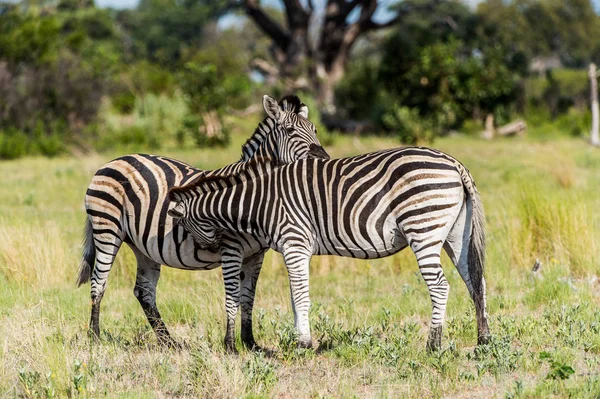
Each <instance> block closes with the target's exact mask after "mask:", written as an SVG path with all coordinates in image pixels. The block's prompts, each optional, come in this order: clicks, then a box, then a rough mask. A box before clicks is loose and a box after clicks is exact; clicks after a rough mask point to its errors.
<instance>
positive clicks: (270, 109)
mask: <svg viewBox="0 0 600 399" xmlns="http://www.w3.org/2000/svg"><path fill="white" fill-rule="evenodd" d="M263 107H264V108H265V112H266V113H267V115H268V116H269V117H270V118H273V119H274V120H276V121H277V122H281V119H282V118H283V112H281V108H279V104H277V101H276V100H275V99H274V98H273V97H269V96H267V95H266V94H265V95H264V96H263Z"/></svg>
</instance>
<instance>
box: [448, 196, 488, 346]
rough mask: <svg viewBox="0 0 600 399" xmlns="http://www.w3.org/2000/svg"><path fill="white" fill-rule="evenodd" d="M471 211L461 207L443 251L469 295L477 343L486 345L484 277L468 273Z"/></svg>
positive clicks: (486, 326) (486, 319) (486, 325)
mask: <svg viewBox="0 0 600 399" xmlns="http://www.w3.org/2000/svg"><path fill="white" fill-rule="evenodd" d="M470 226H471V210H470V205H466V206H463V209H462V210H461V213H460V214H459V216H458V218H457V220H456V222H455V223H454V226H453V227H452V230H450V234H449V235H448V239H447V241H446V243H445V244H444V250H445V251H446V253H447V254H448V256H449V257H450V259H451V260H452V263H454V266H456V269H457V270H458V273H459V274H460V276H461V277H462V279H463V281H464V282H465V285H466V286H467V289H468V291H469V295H470V296H471V299H472V300H473V303H474V305H475V314H476V317H477V343H478V344H479V345H481V344H486V343H487V342H488V341H489V338H490V329H489V326H488V317H487V310H486V300H485V285H486V284H485V277H484V276H483V275H476V276H471V274H470V272H469V256H471V254H470V253H469V252H470V250H471V247H470V241H471V228H470ZM472 279H479V281H478V283H479V284H475V285H476V286H478V287H481V289H474V287H473V281H472Z"/></svg>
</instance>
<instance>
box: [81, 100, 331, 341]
mask: <svg viewBox="0 0 600 399" xmlns="http://www.w3.org/2000/svg"><path fill="white" fill-rule="evenodd" d="M263 105H264V108H265V111H266V113H267V117H266V118H265V119H264V120H263V121H262V122H261V123H260V124H259V126H258V127H257V129H256V130H255V132H254V134H253V135H252V137H250V139H248V141H247V142H246V144H244V146H243V148H242V157H241V160H240V161H239V162H237V163H234V164H231V165H228V166H225V167H224V168H221V169H217V170H214V171H208V172H207V171H202V170H200V169H197V168H194V167H192V166H190V165H188V164H185V163H183V162H180V161H177V160H174V159H169V158H165V157H161V156H155V155H144V154H134V155H127V156H123V157H120V158H117V159H115V160H113V161H110V162H109V163H107V164H106V165H104V166H103V167H101V168H100V169H99V170H98V171H97V172H96V174H95V176H94V177H93V178H92V181H91V183H90V186H89V188H88V190H87V193H86V197H85V207H86V211H87V215H88V217H87V221H86V229H85V239H84V250H83V259H82V263H81V269H80V272H79V277H78V280H77V282H78V284H79V285H81V284H83V283H85V282H87V281H90V280H91V298H92V310H91V319H90V331H91V333H93V335H94V336H96V337H99V334H100V303H101V301H102V297H103V295H104V291H105V289H106V283H107V279H108V274H109V272H110V270H111V268H112V265H113V262H114V260H115V257H116V255H117V252H118V251H119V248H120V247H121V244H122V243H123V242H124V243H126V244H127V245H129V247H130V248H131V249H132V250H133V252H134V254H135V257H136V260H137V276H136V282H135V288H134V294H135V297H136V298H137V299H138V301H139V303H140V305H141V306H142V309H143V310H144V313H145V314H146V317H147V319H148V321H149V323H150V325H151V326H152V328H153V330H154V331H155V333H156V335H157V338H158V340H159V342H161V343H164V344H167V345H177V343H176V342H175V341H174V340H173V339H172V338H171V336H170V334H169V331H168V329H167V327H166V325H165V323H164V322H163V320H162V318H161V316H160V313H159V311H158V308H157V307H156V284H157V283H158V279H159V277H160V267H161V264H163V265H167V266H170V267H175V268H179V269H185V270H210V269H214V268H216V267H218V266H219V264H221V263H222V265H223V280H224V283H225V291H226V293H227V294H226V297H227V298H226V311H227V331H226V335H225V345H226V347H227V349H228V350H230V351H235V319H236V315H237V310H238V307H239V305H240V302H241V307H242V341H243V343H244V344H245V345H246V346H248V347H250V348H253V347H255V346H256V343H255V341H254V336H253V333H252V307H253V304H254V294H255V289H256V283H257V279H258V276H259V273H260V269H261V266H262V260H263V256H264V253H265V252H266V250H267V249H268V247H265V246H264V245H262V244H261V243H260V242H259V241H258V240H256V239H255V238H253V237H252V236H250V235H236V241H235V250H233V251H232V250H230V247H229V246H228V244H227V236H225V237H223V238H222V239H221V238H220V240H222V242H223V245H224V246H223V247H222V248H221V250H220V251H219V250H218V249H219V248H218V246H214V247H213V248H211V249H210V250H204V249H202V248H200V247H199V246H198V244H197V243H196V242H195V241H194V239H193V238H192V236H191V235H190V234H189V233H188V231H187V230H186V229H184V228H182V227H181V226H179V225H178V224H176V223H173V219H172V218H171V217H168V216H167V210H168V206H169V199H168V191H169V189H170V188H172V187H174V186H179V185H184V184H188V183H190V182H193V181H194V180H197V179H199V178H201V177H203V176H219V175H230V174H235V173H237V172H238V171H239V170H240V168H242V167H243V165H244V163H243V162H244V161H248V160H251V159H254V158H256V157H269V158H273V159H277V160H278V161H279V162H283V163H289V162H291V161H294V160H296V159H301V158H313V157H317V158H329V155H328V154H327V152H326V151H325V150H324V149H323V147H322V146H321V144H320V143H319V140H318V139H317V137H316V129H315V126H314V125H313V124H312V123H311V122H310V121H309V120H308V119H307V118H308V108H307V107H306V105H305V104H303V103H302V102H301V101H300V100H299V99H298V97H296V96H288V97H285V98H283V99H282V100H281V101H280V103H279V104H278V103H277V101H275V100H274V99H272V98H271V97H269V96H264V98H263ZM231 263H233V264H234V266H233V270H234V271H233V272H232V267H231V266H229V265H230V264H231ZM238 264H241V265H242V266H241V270H242V279H241V280H242V281H241V288H240V279H239V278H240V272H239V270H238V268H237V265H238Z"/></svg>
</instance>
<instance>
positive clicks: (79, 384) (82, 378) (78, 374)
mask: <svg viewBox="0 0 600 399" xmlns="http://www.w3.org/2000/svg"><path fill="white" fill-rule="evenodd" d="M71 382H72V386H71V388H72V391H71V392H72V394H73V395H74V396H81V395H85V394H86V389H87V382H88V381H87V373H86V364H85V363H82V362H81V361H79V360H75V363H73V375H72V377H71Z"/></svg>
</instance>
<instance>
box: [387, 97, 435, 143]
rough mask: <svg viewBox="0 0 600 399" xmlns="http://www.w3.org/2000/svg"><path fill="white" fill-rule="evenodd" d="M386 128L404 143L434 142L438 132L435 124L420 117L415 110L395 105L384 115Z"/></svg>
mask: <svg viewBox="0 0 600 399" xmlns="http://www.w3.org/2000/svg"><path fill="white" fill-rule="evenodd" d="M383 124H384V126H385V127H386V128H387V129H389V130H391V131H393V132H396V134H397V135H398V138H399V139H400V141H401V142H402V143H406V144H422V143H428V142H431V141H433V139H434V137H435V135H436V130H435V126H434V124H433V123H432V122H431V121H430V120H427V119H424V118H422V117H421V116H420V115H419V111H418V110H417V109H415V108H408V107H403V106H400V105H398V104H395V105H394V106H393V107H392V109H391V110H389V111H388V112H386V113H385V114H384V115H383Z"/></svg>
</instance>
